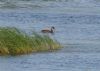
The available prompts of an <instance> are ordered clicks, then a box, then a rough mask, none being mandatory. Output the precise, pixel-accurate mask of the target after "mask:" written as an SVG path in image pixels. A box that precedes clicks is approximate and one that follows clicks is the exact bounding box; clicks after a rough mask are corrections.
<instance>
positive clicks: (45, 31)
mask: <svg viewBox="0 0 100 71" xmlns="http://www.w3.org/2000/svg"><path fill="white" fill-rule="evenodd" d="M54 29H55V28H54V27H51V29H43V30H41V32H43V33H54Z"/></svg>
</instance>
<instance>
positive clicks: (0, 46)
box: [0, 27, 61, 55]
mask: <svg viewBox="0 0 100 71" xmlns="http://www.w3.org/2000/svg"><path fill="white" fill-rule="evenodd" d="M32 35H33V36H30V35H28V34H26V33H24V32H22V31H20V30H18V29H16V28H9V27H3V28H1V27H0V55H21V54H28V53H32V52H41V51H52V50H56V49H59V48H60V47H61V46H60V44H59V43H58V42H57V41H54V40H53V39H51V38H50V37H49V36H45V35H39V34H37V33H35V32H34V33H33V34H32Z"/></svg>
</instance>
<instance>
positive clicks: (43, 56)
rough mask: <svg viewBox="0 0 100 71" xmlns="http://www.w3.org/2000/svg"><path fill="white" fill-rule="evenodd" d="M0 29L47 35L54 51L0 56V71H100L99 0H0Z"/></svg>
mask: <svg viewBox="0 0 100 71" xmlns="http://www.w3.org/2000/svg"><path fill="white" fill-rule="evenodd" d="M0 26H1V27H5V26H10V27H17V28H19V29H21V30H22V31H26V32H27V33H28V34H30V35H31V33H32V31H36V32H38V33H41V32H40V31H41V29H43V28H48V27H49V28H50V27H51V26H54V27H55V28H56V30H55V33H54V34H48V35H49V36H50V37H52V38H53V39H55V40H57V41H59V42H60V43H61V45H62V46H63V48H62V49H61V50H58V51H56V52H44V53H32V54H29V55H21V56H0V71H100V1H99V0H0Z"/></svg>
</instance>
